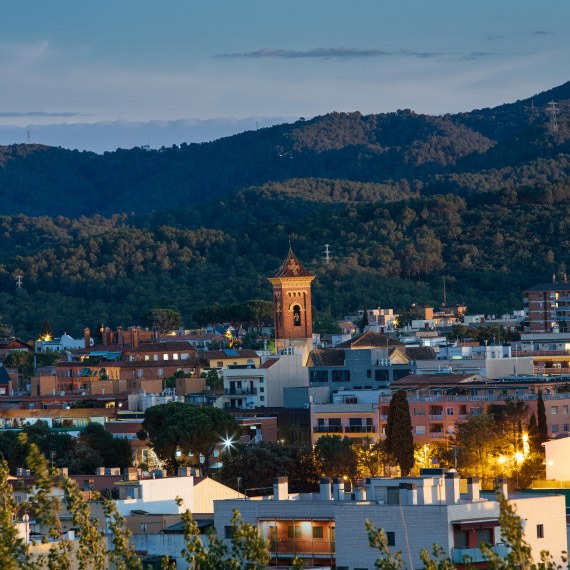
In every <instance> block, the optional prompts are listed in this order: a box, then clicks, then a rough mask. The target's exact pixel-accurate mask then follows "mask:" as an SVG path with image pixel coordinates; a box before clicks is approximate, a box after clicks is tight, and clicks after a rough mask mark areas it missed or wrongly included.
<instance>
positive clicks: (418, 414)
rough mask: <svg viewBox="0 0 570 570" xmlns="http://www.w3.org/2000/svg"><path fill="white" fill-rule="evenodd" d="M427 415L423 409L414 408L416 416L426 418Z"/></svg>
mask: <svg viewBox="0 0 570 570" xmlns="http://www.w3.org/2000/svg"><path fill="white" fill-rule="evenodd" d="M425 415H426V413H425V411H424V410H422V409H421V408H414V416H425Z"/></svg>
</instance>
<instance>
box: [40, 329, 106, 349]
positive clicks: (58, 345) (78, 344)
mask: <svg viewBox="0 0 570 570" xmlns="http://www.w3.org/2000/svg"><path fill="white" fill-rule="evenodd" d="M94 344H95V342H94V340H93V339H92V338H91V337H89V339H88V346H85V337H84V338H81V339H74V338H73V337H72V336H70V335H68V334H67V333H63V334H62V335H61V336H60V337H56V338H51V337H49V336H48V337H42V338H40V339H39V340H36V342H35V343H34V345H35V349H36V352H67V351H71V350H77V349H81V348H90V347H91V346H93V345H94Z"/></svg>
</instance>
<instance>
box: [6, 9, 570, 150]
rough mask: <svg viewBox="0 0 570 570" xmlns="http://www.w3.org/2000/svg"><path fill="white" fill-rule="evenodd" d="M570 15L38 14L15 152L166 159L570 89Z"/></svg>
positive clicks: (21, 46)
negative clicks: (25, 145)
mask: <svg viewBox="0 0 570 570" xmlns="http://www.w3.org/2000/svg"><path fill="white" fill-rule="evenodd" d="M569 21H570V2H569V1H568V0H543V1H542V2H537V1H536V0H534V1H530V0H493V1H488V0H478V1H477V2H475V1H474V0H352V1H350V2H349V1H348V0H344V1H342V0H287V1H277V0H207V1H204V0H201V1H198V0H163V1H161V2H158V1H157V0H154V1H152V2H151V1H150V0H99V1H98V2H87V1H83V2H82V1H78V0H50V1H49V2H46V0H22V1H20V2H6V3H5V5H4V6H3V8H2V18H0V78H1V84H0V85H1V88H0V144H11V143H19V142H26V141H27V140H28V133H29V139H30V141H31V142H39V143H45V144H55V145H59V146H65V147H69V148H79V149H89V150H95V151H97V152H102V151H103V150H114V149H115V148H117V147H119V146H121V147H123V148H125V147H127V148H128V147H129V146H135V145H143V144H147V143H148V144H150V145H151V146H154V147H157V146H161V145H166V146H170V145H171V144H179V143H181V142H197V141H202V140H211V139H214V138H217V137H219V136H224V135H226V134H232V133H234V132H239V131H242V130H247V129H255V128H258V127H263V126H268V125H270V124H275V123H279V122H285V121H294V120H297V119H298V118H299V117H301V116H303V117H305V118H310V117H313V116H316V115H323V114H325V113H328V112H331V111H360V112H362V113H365V114H367V113H382V112H390V111H395V110H396V109H404V108H410V109H413V110H415V111H416V112H421V113H430V114H442V113H448V112H449V113H453V112H457V111H468V110H471V109H473V108H480V107H489V106H494V105H499V104H501V103H505V102H510V101H515V100H517V99H524V98H526V97H529V96H531V95H533V94H535V93H538V92H540V91H544V90H546V89H549V88H552V87H555V86H557V85H560V84H562V83H564V82H566V81H568V80H569V79H570V77H569V70H570V65H569V64H568V62H570V35H569V34H568V31H567V25H568V22H569Z"/></svg>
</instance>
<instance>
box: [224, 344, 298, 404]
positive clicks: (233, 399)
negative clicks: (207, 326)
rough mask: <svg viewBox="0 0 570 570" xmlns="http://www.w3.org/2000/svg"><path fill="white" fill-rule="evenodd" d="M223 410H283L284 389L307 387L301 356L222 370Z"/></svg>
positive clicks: (278, 358) (282, 356)
mask: <svg viewBox="0 0 570 570" xmlns="http://www.w3.org/2000/svg"><path fill="white" fill-rule="evenodd" d="M222 375H223V379H224V407H226V408H241V409H252V408H264V407H282V406H283V389H284V388H297V387H307V386H308V385H309V372H308V369H307V368H306V367H305V366H303V355H302V354H283V355H280V356H278V357H277V356H276V357H274V358H268V359H267V360H265V362H264V363H263V364H261V366H259V367H258V368H256V367H255V366H254V365H237V366H229V367H228V368H227V369H224V370H222Z"/></svg>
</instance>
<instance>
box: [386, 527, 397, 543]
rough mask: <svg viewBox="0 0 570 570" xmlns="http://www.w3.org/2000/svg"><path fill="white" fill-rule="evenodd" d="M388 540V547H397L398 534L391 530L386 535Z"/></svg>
mask: <svg viewBox="0 0 570 570" xmlns="http://www.w3.org/2000/svg"><path fill="white" fill-rule="evenodd" d="M386 538H387V539H388V546H396V533H395V532H393V531H391V530H389V531H388V532H387V533H386Z"/></svg>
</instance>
